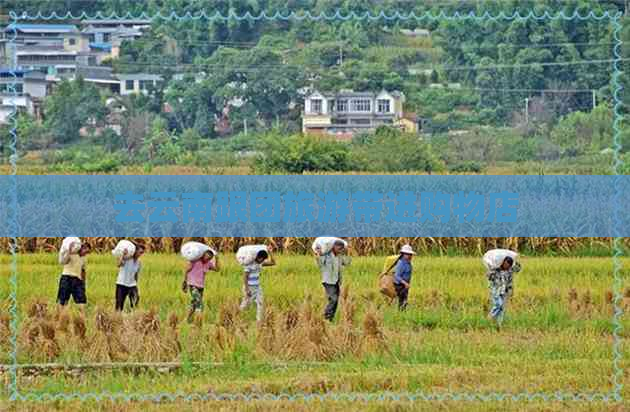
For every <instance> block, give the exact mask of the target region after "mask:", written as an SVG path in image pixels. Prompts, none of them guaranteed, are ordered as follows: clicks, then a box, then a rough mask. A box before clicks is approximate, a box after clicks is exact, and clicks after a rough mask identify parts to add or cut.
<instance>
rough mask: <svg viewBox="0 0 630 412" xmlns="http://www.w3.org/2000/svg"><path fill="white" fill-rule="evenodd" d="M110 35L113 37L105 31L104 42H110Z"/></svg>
mask: <svg viewBox="0 0 630 412" xmlns="http://www.w3.org/2000/svg"><path fill="white" fill-rule="evenodd" d="M110 37H111V34H110V33H105V34H103V43H108V42H109V39H110Z"/></svg>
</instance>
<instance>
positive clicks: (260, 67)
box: [113, 58, 630, 71]
mask: <svg viewBox="0 0 630 412" xmlns="http://www.w3.org/2000/svg"><path fill="white" fill-rule="evenodd" d="M615 61H620V62H624V61H630V58H622V59H617V60H616V59H603V60H580V61H572V62H538V63H527V64H497V65H486V66H439V65H434V66H431V67H414V69H415V70H434V69H442V70H445V71H458V70H491V69H506V68H532V67H536V68H538V67H557V66H573V65H590V64H603V63H613V62H615ZM113 65H114V66H174V67H194V68H200V69H203V68H225V67H226V65H221V64H203V63H200V64H193V63H179V64H178V63H166V62H164V61H160V62H155V63H153V62H116V63H114V64H113ZM288 67H294V68H304V69H317V70H319V69H331V67H322V66H310V67H309V66H306V65H299V64H255V65H253V66H231V68H233V69H236V70H246V69H247V70H250V69H255V70H259V71H264V70H266V69H270V68H288ZM337 68H338V66H334V69H337Z"/></svg>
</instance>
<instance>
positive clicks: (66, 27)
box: [4, 23, 77, 33]
mask: <svg viewBox="0 0 630 412" xmlns="http://www.w3.org/2000/svg"><path fill="white" fill-rule="evenodd" d="M13 29H15V30H17V31H21V32H25V33H37V32H46V33H67V32H74V31H77V27H76V26H75V25H73V24H22V23H18V24H15V23H11V24H9V25H8V26H7V27H6V28H5V29H4V31H5V32H6V31H12V30H13Z"/></svg>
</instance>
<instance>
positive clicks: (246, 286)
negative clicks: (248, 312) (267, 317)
mask: <svg viewBox="0 0 630 412" xmlns="http://www.w3.org/2000/svg"><path fill="white" fill-rule="evenodd" d="M271 251H272V249H271V247H268V248H267V250H260V251H258V253H256V257H255V259H254V261H253V262H252V263H250V264H248V265H245V266H244V267H243V300H242V301H241V306H240V309H241V310H245V309H247V307H248V306H249V305H250V304H251V303H252V302H256V321H257V322H261V321H262V319H263V312H264V306H263V305H264V303H263V291H262V286H261V285H260V272H261V271H262V267H263V266H274V265H275V264H276V261H275V260H274V258H273V256H272V255H271ZM267 259H269V260H267Z"/></svg>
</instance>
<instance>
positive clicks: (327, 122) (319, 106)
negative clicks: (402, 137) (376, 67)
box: [302, 90, 418, 139]
mask: <svg viewBox="0 0 630 412" xmlns="http://www.w3.org/2000/svg"><path fill="white" fill-rule="evenodd" d="M404 102H405V96H404V95H403V94H402V93H401V92H398V91H393V92H387V91H385V90H383V91H381V92H379V93H371V92H354V91H350V90H346V91H340V92H338V93H320V92H318V91H313V92H312V93H310V94H308V95H307V96H306V98H305V101H304V113H303V116H302V131H303V132H304V133H310V134H328V135H333V136H336V137H337V138H339V139H348V138H350V137H352V135H353V134H355V133H358V132H371V131H374V130H375V129H376V128H377V127H379V126H391V127H395V128H399V129H401V130H404V131H406V132H409V133H417V132H418V126H417V119H416V116H415V114H413V113H405V112H404V111H403V104H404Z"/></svg>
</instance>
